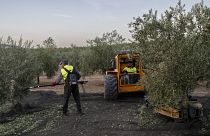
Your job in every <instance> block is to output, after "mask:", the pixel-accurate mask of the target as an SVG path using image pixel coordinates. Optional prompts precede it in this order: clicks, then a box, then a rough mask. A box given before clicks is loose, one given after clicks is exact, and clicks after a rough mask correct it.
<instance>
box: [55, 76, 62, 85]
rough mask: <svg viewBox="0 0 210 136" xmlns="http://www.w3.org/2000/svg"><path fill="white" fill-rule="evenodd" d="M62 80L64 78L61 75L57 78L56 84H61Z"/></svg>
mask: <svg viewBox="0 0 210 136" xmlns="http://www.w3.org/2000/svg"><path fill="white" fill-rule="evenodd" d="M62 79H63V77H62V74H61V73H60V74H59V75H58V76H57V78H56V80H55V83H56V84H59V83H60V82H61V80H62Z"/></svg>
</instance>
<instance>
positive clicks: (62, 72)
mask: <svg viewBox="0 0 210 136" xmlns="http://www.w3.org/2000/svg"><path fill="white" fill-rule="evenodd" d="M64 68H66V69H67V70H68V71H70V72H72V71H73V68H74V67H73V66H70V65H65V66H64ZM61 74H62V77H63V80H66V78H67V75H68V72H66V70H65V69H63V68H62V69H61Z"/></svg>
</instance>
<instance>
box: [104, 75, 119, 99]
mask: <svg viewBox="0 0 210 136" xmlns="http://www.w3.org/2000/svg"><path fill="white" fill-rule="evenodd" d="M104 88H105V90H104V99H107V100H114V99H117V97H118V91H117V78H116V76H114V75H106V76H105V80H104Z"/></svg>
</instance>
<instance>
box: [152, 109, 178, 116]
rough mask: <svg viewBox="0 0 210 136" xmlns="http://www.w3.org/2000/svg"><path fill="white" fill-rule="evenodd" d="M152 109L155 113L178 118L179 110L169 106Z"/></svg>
mask: <svg viewBox="0 0 210 136" xmlns="http://www.w3.org/2000/svg"><path fill="white" fill-rule="evenodd" d="M154 111H155V112H156V113H159V114H162V115H165V116H168V117H171V118H174V119H179V118H180V112H179V111H178V110H177V109H174V108H171V107H160V108H157V107H156V108H154Z"/></svg>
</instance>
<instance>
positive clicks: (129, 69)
mask: <svg viewBox="0 0 210 136" xmlns="http://www.w3.org/2000/svg"><path fill="white" fill-rule="evenodd" d="M123 71H127V72H128V73H136V67H130V68H128V67H125V68H124V69H123Z"/></svg>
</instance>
